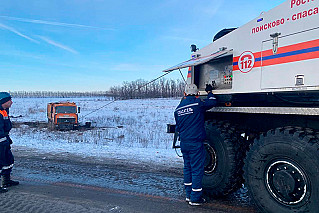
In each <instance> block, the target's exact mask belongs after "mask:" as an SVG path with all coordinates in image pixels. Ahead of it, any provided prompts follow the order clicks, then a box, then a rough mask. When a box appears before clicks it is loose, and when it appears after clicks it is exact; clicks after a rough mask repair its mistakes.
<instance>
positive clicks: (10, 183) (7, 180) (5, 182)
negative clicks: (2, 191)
mask: <svg viewBox="0 0 319 213" xmlns="http://www.w3.org/2000/svg"><path fill="white" fill-rule="evenodd" d="M1 178H2V187H10V186H16V185H19V181H13V180H11V178H10V174H8V175H2V177H1Z"/></svg>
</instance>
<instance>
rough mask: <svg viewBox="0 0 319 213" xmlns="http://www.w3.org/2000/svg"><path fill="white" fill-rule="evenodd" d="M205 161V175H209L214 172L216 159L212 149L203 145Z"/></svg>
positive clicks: (207, 145)
mask: <svg viewBox="0 0 319 213" xmlns="http://www.w3.org/2000/svg"><path fill="white" fill-rule="evenodd" d="M204 145H205V150H206V159H205V174H211V173H213V172H214V170H215V168H216V164H217V157H216V152H215V150H214V148H213V147H212V146H211V145H209V144H207V143H205V144H204Z"/></svg>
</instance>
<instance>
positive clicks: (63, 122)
mask: <svg viewBox="0 0 319 213" xmlns="http://www.w3.org/2000/svg"><path fill="white" fill-rule="evenodd" d="M78 113H80V108H79V107H77V105H76V103H73V102H55V103H48V105H47V118H48V124H49V127H50V129H58V130H72V129H76V128H78V126H79V121H78Z"/></svg>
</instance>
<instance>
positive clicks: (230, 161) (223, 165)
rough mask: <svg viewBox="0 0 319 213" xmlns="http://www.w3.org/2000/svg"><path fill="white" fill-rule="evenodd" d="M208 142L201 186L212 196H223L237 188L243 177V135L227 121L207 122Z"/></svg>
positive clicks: (240, 184)
mask: <svg viewBox="0 0 319 213" xmlns="http://www.w3.org/2000/svg"><path fill="white" fill-rule="evenodd" d="M206 133H207V143H205V148H206V162H205V174H204V177H203V188H204V191H205V192H206V193H209V194H210V195H211V196H213V197H222V196H226V195H227V194H229V193H231V192H233V191H235V190H237V189H239V188H240V187H241V186H242V183H243V182H244V181H243V177H242V174H243V171H242V168H243V159H244V158H245V153H246V151H241V149H244V148H243V146H244V145H243V139H242V138H241V136H240V134H239V133H237V132H236V130H235V128H234V127H232V126H231V125H230V124H229V123H226V122H219V123H216V122H207V123H206Z"/></svg>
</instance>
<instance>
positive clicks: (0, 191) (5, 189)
mask: <svg viewBox="0 0 319 213" xmlns="http://www.w3.org/2000/svg"><path fill="white" fill-rule="evenodd" d="M7 191H8V189H7V188H4V187H0V193H5V192H7Z"/></svg>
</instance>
